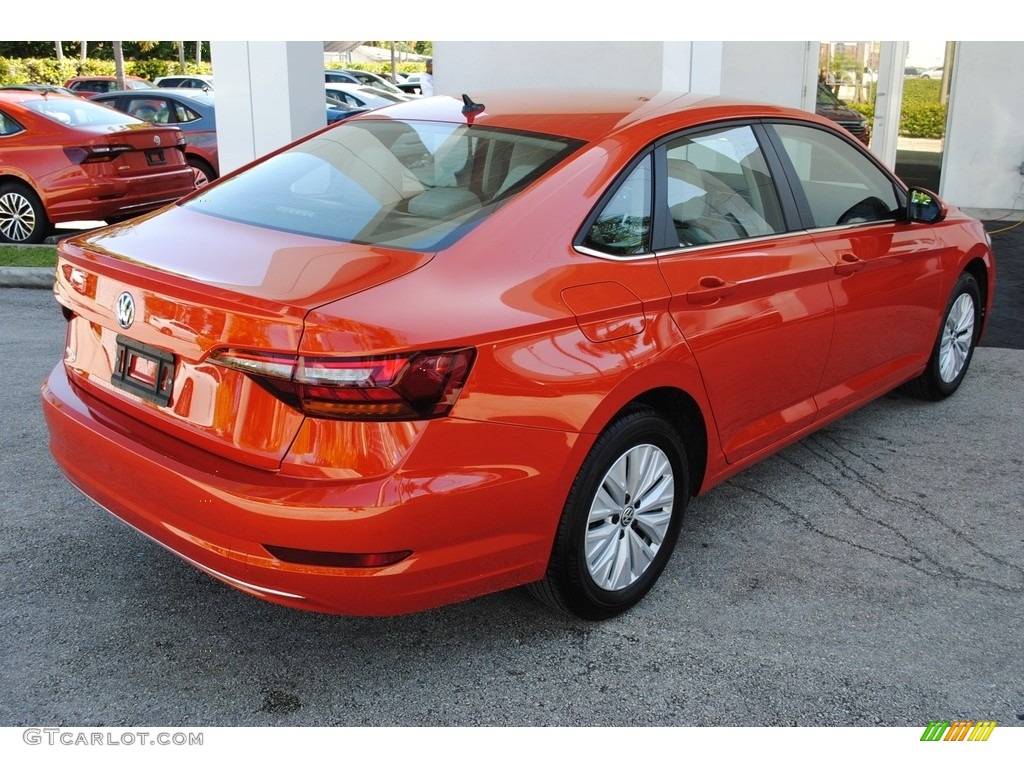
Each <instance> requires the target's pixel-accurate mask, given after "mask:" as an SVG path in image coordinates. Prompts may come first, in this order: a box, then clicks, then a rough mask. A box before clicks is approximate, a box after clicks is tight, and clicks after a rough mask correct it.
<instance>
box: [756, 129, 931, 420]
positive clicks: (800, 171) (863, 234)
mask: <svg viewBox="0 0 1024 768" xmlns="http://www.w3.org/2000/svg"><path fill="white" fill-rule="evenodd" d="M773 136H774V137H776V141H775V143H776V145H777V147H778V150H779V154H780V155H781V156H782V159H783V162H784V163H785V165H786V170H787V173H788V175H789V176H790V179H791V185H792V187H793V189H794V190H795V193H796V195H797V199H798V207H799V209H800V211H801V215H802V217H803V219H804V223H805V226H806V227H807V230H808V232H809V235H810V237H811V239H812V240H813V242H814V244H815V246H816V247H817V248H818V250H820V252H821V253H822V254H823V255H824V256H825V258H826V259H827V260H828V261H829V263H830V265H831V266H832V270H833V274H832V276H831V280H830V289H831V291H832V296H833V299H834V301H835V305H836V320H835V336H834V339H833V342H832V351H831V353H830V355H829V360H828V364H827V365H826V366H825V371H824V375H823V377H822V382H821V392H820V393H819V395H818V398H817V402H818V407H819V409H820V411H821V413H822V415H825V414H828V413H831V412H833V411H836V410H840V409H842V408H843V407H845V406H847V405H850V404H853V403H856V402H860V401H862V400H864V399H866V398H867V397H869V396H870V395H872V394H877V393H878V392H879V391H881V390H885V389H888V388H891V387H892V386H895V385H896V384H899V383H900V382H902V381H904V380H905V379H907V378H908V377H909V376H911V375H913V374H914V373H915V372H916V370H918V369H919V368H920V367H921V366H922V365H923V364H924V361H925V360H926V359H927V358H928V355H929V354H930V352H931V347H932V343H933V342H934V334H935V318H936V317H937V316H938V313H939V310H940V309H941V307H940V306H939V305H940V303H941V302H942V301H943V299H942V297H941V296H940V292H941V272H940V260H939V257H940V254H939V252H938V250H937V244H936V239H935V235H934V229H933V228H931V227H928V226H927V225H924V224H913V223H910V222H907V221H905V220H904V217H903V209H904V205H905V193H904V192H903V190H902V188H901V187H899V186H898V185H897V183H896V182H895V181H894V179H893V178H892V176H890V175H889V173H888V172H886V171H885V170H884V169H883V168H881V167H880V166H879V164H878V163H877V162H876V161H875V160H874V159H872V158H871V157H870V156H869V155H868V154H866V153H865V152H864V151H863V150H861V149H860V148H859V147H858V146H857V145H856V144H854V143H853V142H851V141H849V140H848V139H846V138H845V137H842V136H840V135H838V134H837V133H834V132H832V131H830V130H827V129H825V128H823V127H822V128H819V127H817V126H810V125H804V124H793V123H778V124H775V125H774V126H773Z"/></svg>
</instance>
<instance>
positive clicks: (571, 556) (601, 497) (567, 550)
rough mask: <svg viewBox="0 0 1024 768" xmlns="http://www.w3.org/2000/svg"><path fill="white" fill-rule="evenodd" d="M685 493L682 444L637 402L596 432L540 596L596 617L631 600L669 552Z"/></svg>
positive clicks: (665, 424)
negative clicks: (596, 437)
mask: <svg viewBox="0 0 1024 768" xmlns="http://www.w3.org/2000/svg"><path fill="white" fill-rule="evenodd" d="M688 498H689V477H688V473H687V464H686V455H685V450H684V448H683V442H682V440H681V439H680V437H679V434H678V433H677V432H676V430H675V428H674V427H673V426H672V425H671V424H670V423H669V422H668V421H666V420H665V419H664V418H662V416H661V415H660V414H658V412H657V411H654V410H653V409H651V408H647V407H639V406H638V407H634V408H631V409H629V410H628V411H626V412H625V413H624V414H623V415H621V416H620V417H618V418H617V419H616V420H615V421H614V422H612V423H611V424H610V425H609V426H608V428H607V429H605V431H604V432H603V433H602V434H601V436H600V437H598V439H597V442H596V443H595V444H594V447H593V448H592V449H591V451H590V453H589V454H588V455H587V458H586V460H585V461H584V462H583V466H582V467H581V468H580V471H579V474H578V475H577V476H576V480H575V482H574V483H573V485H572V488H571V489H570V491H569V497H568V499H567V500H566V503H565V507H564V509H563V511H562V518H561V521H560V522H559V524H558V530H557V532H556V534H555V542H554V546H553V548H552V553H551V560H550V562H549V564H548V570H547V573H546V575H545V577H544V579H543V580H542V581H540V582H538V583H536V584H533V585H531V591H532V592H533V593H534V595H535V596H536V597H538V598H540V599H541V600H542V601H543V602H545V603H547V604H549V605H551V606H552V607H554V608H557V609H559V610H562V611H566V612H568V613H572V614H575V615H576V616H579V617H580V618H583V619H589V620H600V619H607V618H610V617H612V616H615V615H617V614H619V613H622V612H623V611H625V610H627V609H628V608H631V607H632V606H634V605H636V603H638V602H639V601H640V600H641V599H642V598H643V597H644V595H646V594H647V592H648V591H650V589H651V587H652V586H654V583H655V582H656V581H657V580H658V576H660V575H661V572H662V570H663V569H664V568H665V564H666V563H667V562H668V560H669V557H670V556H671V555H672V549H673V548H674V547H675V543H676V539H677V538H678V537H679V528H680V525H681V522H682V518H683V512H684V511H685V508H686V502H687V500H688Z"/></svg>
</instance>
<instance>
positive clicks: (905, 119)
mask: <svg viewBox="0 0 1024 768" xmlns="http://www.w3.org/2000/svg"><path fill="white" fill-rule="evenodd" d="M941 93H942V83H941V82H940V81H938V80H915V79H909V78H908V79H906V80H904V81H903V108H902V110H901V111H900V136H907V137H910V138H915V139H941V138H942V137H943V136H945V135H946V106H945V105H944V104H940V103H939V98H940V95H941ZM848 106H849V107H850V108H851V109H855V110H857V111H858V112H860V113H861V114H862V115H864V116H865V117H867V119H868V120H869V121H872V122H873V121H874V119H875V104H874V102H873V101H872V102H870V103H868V102H861V103H857V104H850V105H848Z"/></svg>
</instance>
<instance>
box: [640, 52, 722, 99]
mask: <svg viewBox="0 0 1024 768" xmlns="http://www.w3.org/2000/svg"><path fill="white" fill-rule="evenodd" d="M652 45H653V44H652ZM722 66H723V44H722V43H714V42H693V41H678V42H666V43H662V77H661V87H662V88H664V89H665V90H667V91H680V92H691V93H702V94H707V95H709V96H717V95H719V94H720V93H721V92H722Z"/></svg>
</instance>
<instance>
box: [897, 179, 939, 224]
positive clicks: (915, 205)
mask: <svg viewBox="0 0 1024 768" xmlns="http://www.w3.org/2000/svg"><path fill="white" fill-rule="evenodd" d="M947 212H948V209H947V208H946V204H945V203H943V202H942V201H941V200H939V198H938V196H937V195H936V194H935V193H934V192H929V191H928V190H927V189H920V188H918V187H911V188H910V194H909V195H907V221H919V222H921V223H923V224H936V223H938V222H940V221H942V220H943V219H944V218H946V213H947Z"/></svg>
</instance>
